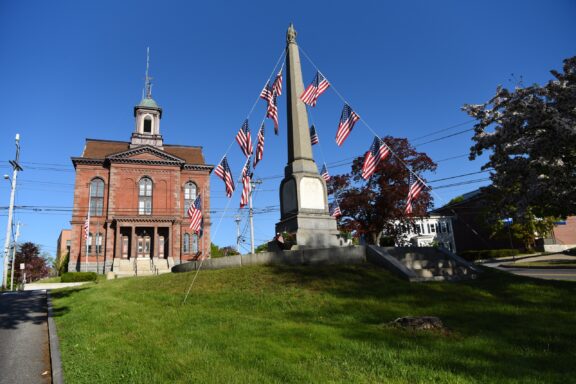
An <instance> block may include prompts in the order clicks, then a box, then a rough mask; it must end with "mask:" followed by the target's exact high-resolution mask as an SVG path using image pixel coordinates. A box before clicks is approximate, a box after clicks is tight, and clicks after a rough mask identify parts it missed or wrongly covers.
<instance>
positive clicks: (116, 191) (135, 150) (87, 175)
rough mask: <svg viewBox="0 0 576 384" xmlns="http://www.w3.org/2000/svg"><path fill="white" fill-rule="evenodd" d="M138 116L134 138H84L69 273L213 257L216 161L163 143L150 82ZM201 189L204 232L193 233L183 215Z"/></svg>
mask: <svg viewBox="0 0 576 384" xmlns="http://www.w3.org/2000/svg"><path fill="white" fill-rule="evenodd" d="M134 117H135V123H136V124H135V129H134V132H133V133H132V137H131V140H130V141H126V142H125V141H111V140H93V139H86V144H85V146H84V151H83V152H82V155H81V156H80V157H73V158H72V163H73V164H74V168H75V170H76V182H75V187H74V210H73V214H72V220H71V224H72V228H71V247H70V262H69V268H68V269H69V271H85V270H88V271H96V270H97V271H98V272H99V273H105V272H108V271H114V272H116V273H117V274H134V273H135V272H136V271H138V273H137V274H147V273H145V272H150V273H159V272H163V271H169V268H170V267H171V266H172V265H174V264H179V263H182V262H185V261H189V260H193V259H196V258H198V257H199V256H200V255H205V256H206V255H208V254H209V251H210V216H209V209H210V184H209V175H210V172H211V170H212V169H213V166H211V165H206V164H205V163H204V156H203V154H202V148H201V147H195V146H184V145H167V144H164V142H163V139H162V135H161V133H160V119H161V118H162V109H161V108H160V107H159V106H158V105H157V104H156V102H155V101H154V100H153V99H152V97H151V92H150V82H149V81H148V80H147V83H146V97H145V98H144V99H142V101H141V102H140V104H138V105H137V106H136V107H134ZM198 194H201V195H202V210H203V213H204V226H203V233H201V236H200V237H198V236H197V235H195V234H193V233H191V232H190V230H189V228H188V226H189V220H188V218H187V215H186V210H187V208H188V207H189V206H190V204H191V203H192V202H193V201H194V199H195V198H196V196H197V195H198ZM89 210H90V215H89V216H90V220H89V221H90V225H89V233H90V235H89V236H88V238H87V239H85V238H84V229H83V227H84V224H85V221H86V218H87V216H88V211H89ZM121 272H124V273H121Z"/></svg>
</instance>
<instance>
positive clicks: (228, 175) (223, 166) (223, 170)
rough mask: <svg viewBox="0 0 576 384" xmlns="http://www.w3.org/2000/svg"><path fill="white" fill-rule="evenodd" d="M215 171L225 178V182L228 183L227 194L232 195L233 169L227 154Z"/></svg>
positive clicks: (217, 174)
mask: <svg viewBox="0 0 576 384" xmlns="http://www.w3.org/2000/svg"><path fill="white" fill-rule="evenodd" d="M214 173H215V174H216V176H218V177H219V178H221V179H222V180H224V184H225V185H226V196H228V197H232V193H233V192H234V178H233V177H232V171H231V170H230V166H229V165H228V160H227V159H226V156H224V158H223V159H222V161H221V162H220V164H218V166H217V167H216V169H215V170H214Z"/></svg>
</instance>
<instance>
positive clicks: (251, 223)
mask: <svg viewBox="0 0 576 384" xmlns="http://www.w3.org/2000/svg"><path fill="white" fill-rule="evenodd" d="M250 184H251V187H252V188H250V210H249V217H250V253H254V210H253V209H252V194H253V193H254V188H255V187H256V185H257V184H262V180H254V181H250Z"/></svg>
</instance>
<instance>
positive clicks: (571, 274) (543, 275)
mask: <svg viewBox="0 0 576 384" xmlns="http://www.w3.org/2000/svg"><path fill="white" fill-rule="evenodd" d="M500 269H501V270H504V271H507V272H510V273H514V274H516V275H521V276H529V277H536V278H539V279H551V280H568V281H576V269H536V268H500Z"/></svg>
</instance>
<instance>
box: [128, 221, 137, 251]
mask: <svg viewBox="0 0 576 384" xmlns="http://www.w3.org/2000/svg"><path fill="white" fill-rule="evenodd" d="M130 242H131V243H132V246H131V247H130V257H132V258H135V257H136V255H137V249H136V247H137V246H138V241H137V239H136V227H135V226H134V225H132V235H131V239H130Z"/></svg>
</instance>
